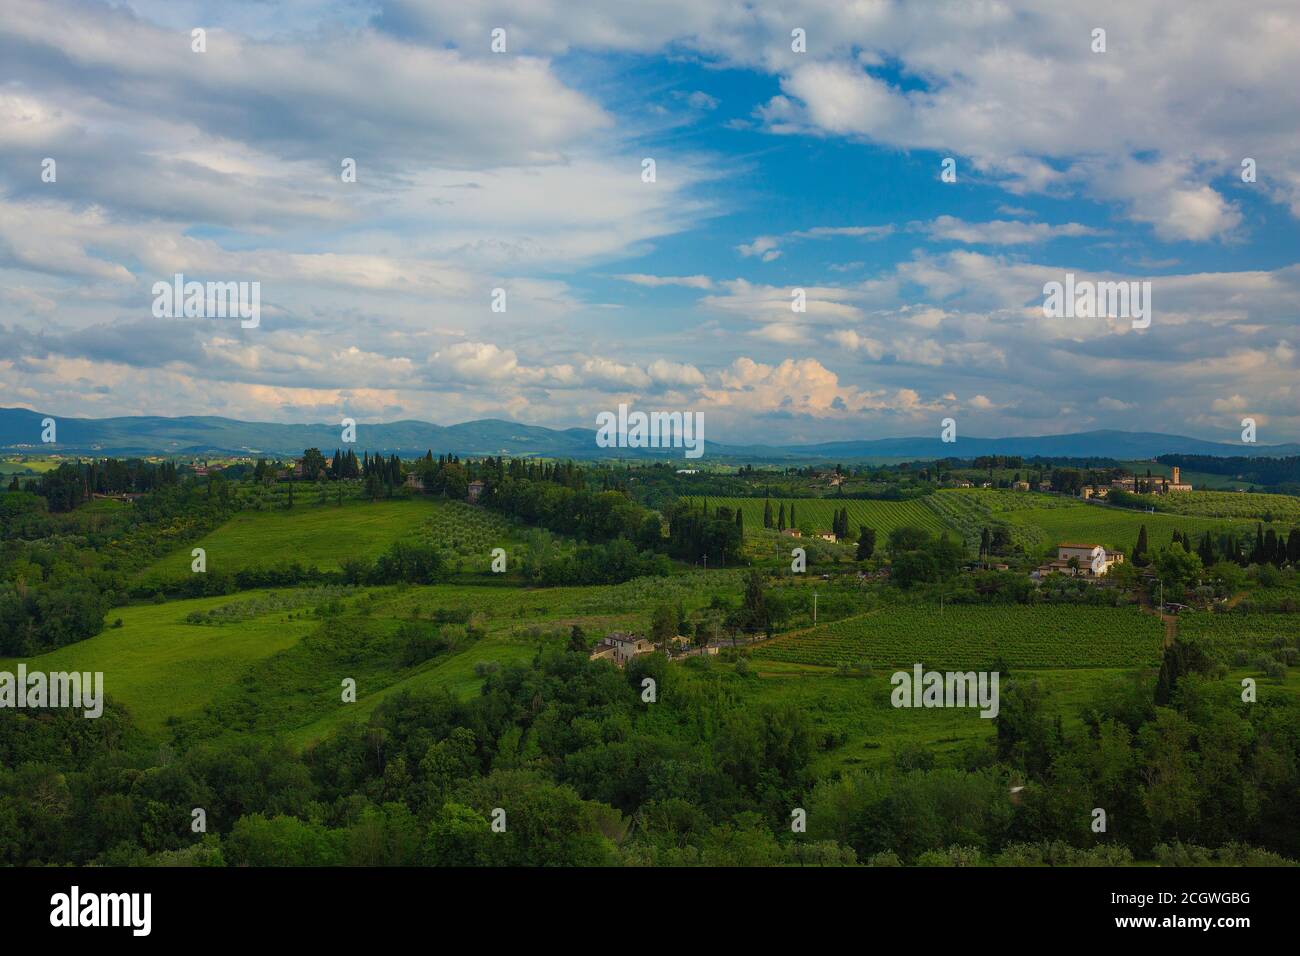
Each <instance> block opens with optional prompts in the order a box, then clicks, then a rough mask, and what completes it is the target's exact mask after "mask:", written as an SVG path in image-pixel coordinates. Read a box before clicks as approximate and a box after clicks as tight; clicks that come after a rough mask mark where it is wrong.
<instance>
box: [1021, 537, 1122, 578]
mask: <svg viewBox="0 0 1300 956" xmlns="http://www.w3.org/2000/svg"><path fill="white" fill-rule="evenodd" d="M1071 562H1073V565H1072V564H1071ZM1123 563H1124V552H1123V551H1107V550H1106V549H1105V548H1103V547H1102V546H1101V545H1099V544H1071V543H1067V544H1059V545H1057V546H1056V560H1054V561H1049V562H1048V563H1047V564H1044V565H1042V566H1040V567H1039V568H1038V569H1037V570H1035V571H1034V572H1033V573H1032V574H1031V577H1034V578H1042V577H1045V576H1047V575H1049V574H1065V575H1069V576H1070V577H1080V578H1099V577H1102V576H1103V575H1104V574H1106V572H1107V571H1109V570H1110V569H1111V568H1113V567H1114V566H1115V565H1117V564H1123Z"/></svg>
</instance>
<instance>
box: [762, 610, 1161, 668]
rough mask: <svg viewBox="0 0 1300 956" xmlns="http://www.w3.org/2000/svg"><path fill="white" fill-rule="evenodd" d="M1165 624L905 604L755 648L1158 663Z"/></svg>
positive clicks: (944, 659) (831, 662) (883, 660)
mask: <svg viewBox="0 0 1300 956" xmlns="http://www.w3.org/2000/svg"><path fill="white" fill-rule="evenodd" d="M1163 636H1164V629H1163V626H1162V625H1161V624H1160V622H1159V620H1158V619H1157V618H1155V617H1153V616H1151V615H1145V614H1142V613H1141V612H1140V611H1138V610H1136V609H1132V608H1093V607H1080V606H1077V605H1069V606H1062V605H1038V606H1027V605H1009V606H1005V607H1002V606H963V605H957V606H950V607H946V608H944V609H942V610H940V609H939V608H938V607H933V608H931V607H915V606H902V607H890V608H882V609H880V610H877V611H872V612H870V613H867V614H864V615H859V616H857V617H851V618H846V619H844V620H841V621H836V622H835V623H834V624H827V625H820V626H818V627H815V628H808V629H807V630H804V631H799V632H796V633H793V634H789V635H786V636H783V637H777V638H775V639H774V640H773V641H771V642H770V643H767V644H764V645H762V646H761V647H759V648H757V649H755V651H754V656H755V657H756V658H759V659H769V660H779V661H787V662H790V663H795V664H820V665H822V666H836V665H839V664H856V663H858V662H860V661H865V662H867V663H868V664H870V665H871V666H873V667H876V666H888V667H911V666H912V665H913V664H915V663H918V662H919V663H922V664H924V665H925V666H926V667H927V668H929V667H936V668H968V669H969V668H976V669H978V668H987V667H988V666H989V665H990V664H992V663H993V662H994V661H995V660H998V659H1001V660H1003V661H1005V662H1006V663H1007V664H1008V665H1010V666H1011V667H1013V668H1015V667H1027V668H1076V667H1139V666H1146V665H1152V664H1155V663H1158V661H1159V658H1160V652H1161V646H1162V640H1163Z"/></svg>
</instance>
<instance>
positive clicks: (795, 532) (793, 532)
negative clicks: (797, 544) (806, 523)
mask: <svg viewBox="0 0 1300 956" xmlns="http://www.w3.org/2000/svg"><path fill="white" fill-rule="evenodd" d="M781 533H782V534H783V535H785V536H786V537H787V538H802V537H803V532H802V531H800V530H799V529H798V528H786V529H785V530H784V531H782V532H781Z"/></svg>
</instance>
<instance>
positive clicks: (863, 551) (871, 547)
mask: <svg viewBox="0 0 1300 956" xmlns="http://www.w3.org/2000/svg"><path fill="white" fill-rule="evenodd" d="M875 553H876V529H875V528H868V527H866V526H865V525H864V526H863V527H862V528H861V529H860V530H859V531H858V553H857V559H858V560H859V561H865V560H867V559H868V558H870V557H871V556H872V555H873V554H875Z"/></svg>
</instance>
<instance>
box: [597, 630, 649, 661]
mask: <svg viewBox="0 0 1300 956" xmlns="http://www.w3.org/2000/svg"><path fill="white" fill-rule="evenodd" d="M654 649H655V646H654V644H652V643H651V642H650V641H647V640H646V639H645V638H644V637H641V636H640V635H638V634H625V633H623V632H622V631H615V632H614V633H613V634H610V635H609V636H608V637H606V638H604V639H602V640H601V641H599V642H598V643H597V644H596V646H595V647H593V648H592V649H591V659H592V660H593V661H595V660H602V659H603V660H609V661H613V662H614V663H615V664H617V665H618V666H619V667H622V666H623V665H624V664H626V663H627V662H628V661H630V660H631V659H632V658H634V657H637V656H639V655H641V654H650V653H652V652H653V651H654Z"/></svg>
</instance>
